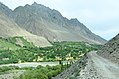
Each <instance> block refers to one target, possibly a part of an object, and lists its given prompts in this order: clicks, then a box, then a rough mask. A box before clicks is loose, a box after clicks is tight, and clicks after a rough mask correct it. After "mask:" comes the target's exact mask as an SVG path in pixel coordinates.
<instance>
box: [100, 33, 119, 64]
mask: <svg viewBox="0 0 119 79" xmlns="http://www.w3.org/2000/svg"><path fill="white" fill-rule="evenodd" d="M98 54H99V55H100V56H102V57H104V58H106V59H109V60H110V61H112V62H114V63H118V64H119V34H118V35H117V36H116V37H114V38H113V39H112V40H110V41H109V42H108V43H107V44H105V45H104V47H102V49H101V50H99V51H98Z"/></svg>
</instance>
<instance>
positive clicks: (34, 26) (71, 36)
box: [10, 3, 106, 44]
mask: <svg viewBox="0 0 119 79" xmlns="http://www.w3.org/2000/svg"><path fill="white" fill-rule="evenodd" d="M10 17H11V18H12V19H13V20H14V21H15V22H16V23H17V24H18V25H19V26H20V27H22V28H25V29H26V30H27V31H29V32H30V33H33V34H35V35H38V36H43V37H45V38H47V39H48V40H50V41H58V40H59V41H85V42H90V43H97V44H104V43H105V42H106V40H104V39H103V38H101V37H99V36H97V35H95V34H93V33H92V32H91V31H90V30H89V29H88V28H87V27H86V26H85V25H83V24H82V23H80V22H79V21H78V20H77V19H71V20H68V19H67V18H65V17H63V16H62V15H61V14H60V13H59V12H58V11H57V10H54V9H53V10H52V9H50V8H48V7H45V6H43V5H41V4H37V3H33V4H32V5H25V6H20V7H17V8H16V9H15V10H14V11H13V12H12V13H11V14H10Z"/></svg>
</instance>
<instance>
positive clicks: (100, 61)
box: [88, 51, 119, 79]
mask: <svg viewBox="0 0 119 79" xmlns="http://www.w3.org/2000/svg"><path fill="white" fill-rule="evenodd" d="M88 58H89V60H90V61H91V62H92V65H90V66H93V67H94V68H95V69H96V72H95V73H97V74H98V75H100V77H102V78H99V79H103V78H104V79H119V66H118V65H117V64H115V63H112V62H110V61H109V60H107V59H105V58H103V57H101V56H99V55H98V54H96V51H92V52H90V53H89V54H88ZM96 79H98V78H96Z"/></svg>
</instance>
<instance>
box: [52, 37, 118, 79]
mask: <svg viewBox="0 0 119 79" xmlns="http://www.w3.org/2000/svg"><path fill="white" fill-rule="evenodd" d="M118 78H119V35H117V36H116V37H114V38H113V39H112V40H110V41H109V42H108V43H106V44H105V45H104V46H103V47H102V48H101V49H100V50H99V51H97V52H96V51H92V52H90V53H88V54H87V55H84V56H83V57H82V59H80V60H79V61H77V62H76V63H75V64H73V65H72V66H71V67H70V68H69V69H67V70H66V71H64V72H62V73H61V74H60V75H58V76H57V77H55V78H53V79H118Z"/></svg>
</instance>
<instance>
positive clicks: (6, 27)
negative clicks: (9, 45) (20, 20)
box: [0, 3, 51, 46]
mask: <svg viewBox="0 0 119 79" xmlns="http://www.w3.org/2000/svg"><path fill="white" fill-rule="evenodd" d="M9 13H11V10H10V9H8V8H7V7H6V6H4V5H3V4H1V3H0V37H5V38H7V37H14V36H23V37H24V38H25V39H27V40H28V41H29V42H33V43H34V44H35V45H36V46H49V45H51V44H50V43H49V42H48V41H47V39H45V38H44V37H42V36H37V35H34V34H31V33H29V32H28V31H26V30H25V29H23V28H20V27H19V26H18V25H17V24H16V23H15V22H14V21H13V20H12V19H11V18H9V17H8V14H9Z"/></svg>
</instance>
